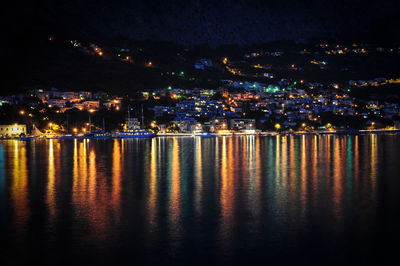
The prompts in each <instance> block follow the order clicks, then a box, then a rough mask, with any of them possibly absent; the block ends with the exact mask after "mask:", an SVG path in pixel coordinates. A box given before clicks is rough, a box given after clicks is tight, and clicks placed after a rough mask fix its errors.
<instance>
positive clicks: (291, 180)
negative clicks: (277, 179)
mask: <svg viewBox="0 0 400 266" xmlns="http://www.w3.org/2000/svg"><path fill="white" fill-rule="evenodd" d="M295 179H296V161H295V150H294V139H292V138H291V139H290V147H289V186H290V190H291V191H294V185H295Z"/></svg>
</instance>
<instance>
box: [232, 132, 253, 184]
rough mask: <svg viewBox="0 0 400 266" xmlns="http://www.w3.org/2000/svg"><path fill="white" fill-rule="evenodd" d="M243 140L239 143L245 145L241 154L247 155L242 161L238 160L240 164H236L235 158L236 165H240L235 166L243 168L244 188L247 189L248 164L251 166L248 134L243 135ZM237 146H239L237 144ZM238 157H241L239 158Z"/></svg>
mask: <svg viewBox="0 0 400 266" xmlns="http://www.w3.org/2000/svg"><path fill="white" fill-rule="evenodd" d="M241 140H243V142H242V143H241V144H239V145H241V146H242V147H243V151H242V154H241V155H242V156H245V157H244V158H243V157H242V162H237V163H238V164H236V160H235V166H237V167H238V168H236V167H235V168H236V169H240V168H241V169H242V182H243V187H244V190H245V191H246V190H247V188H246V186H247V177H248V175H247V169H248V167H247V166H249V159H250V158H249V152H248V150H247V145H248V144H247V136H243V137H241ZM229 143H231V142H229ZM235 147H239V146H237V145H236V146H235ZM229 151H230V152H231V150H229ZM238 155H239V154H238ZM238 157H239V156H238ZM235 159H236V156H235ZM237 159H239V158H237ZM239 163H241V165H242V167H240V166H239ZM249 167H250V166H249ZM231 169H232V168H231Z"/></svg>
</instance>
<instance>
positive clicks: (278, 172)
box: [275, 135, 281, 187]
mask: <svg viewBox="0 0 400 266" xmlns="http://www.w3.org/2000/svg"><path fill="white" fill-rule="evenodd" d="M280 147H281V139H280V136H279V135H277V136H276V145H275V150H276V155H275V173H276V174H275V175H276V177H275V185H276V187H278V186H279V183H280V182H281V180H280V179H281V166H280V164H281V155H280V151H281V149H280Z"/></svg>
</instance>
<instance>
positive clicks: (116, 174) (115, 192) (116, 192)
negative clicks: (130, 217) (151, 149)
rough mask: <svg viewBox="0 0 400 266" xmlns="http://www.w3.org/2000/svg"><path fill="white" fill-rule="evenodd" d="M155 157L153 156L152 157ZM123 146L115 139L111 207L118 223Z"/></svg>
mask: <svg viewBox="0 0 400 266" xmlns="http://www.w3.org/2000/svg"><path fill="white" fill-rule="evenodd" d="M152 156H153V154H152ZM152 158H153V157H152ZM121 171H122V167H121V147H120V145H119V140H118V139H114V143H113V164H112V190H111V207H112V210H113V212H114V213H115V214H117V215H116V219H117V221H116V222H117V223H119V220H118V218H119V213H120V205H121Z"/></svg>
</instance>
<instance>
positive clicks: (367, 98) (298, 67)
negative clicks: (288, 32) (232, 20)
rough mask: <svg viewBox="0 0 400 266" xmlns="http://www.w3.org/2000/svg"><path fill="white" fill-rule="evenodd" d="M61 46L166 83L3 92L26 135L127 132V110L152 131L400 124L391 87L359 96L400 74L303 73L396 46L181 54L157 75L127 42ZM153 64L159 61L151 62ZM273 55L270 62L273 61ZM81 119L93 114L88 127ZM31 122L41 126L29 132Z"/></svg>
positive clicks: (5, 105)
mask: <svg viewBox="0 0 400 266" xmlns="http://www.w3.org/2000/svg"><path fill="white" fill-rule="evenodd" d="M54 38H55V37H53V36H51V37H49V40H48V41H49V42H50V43H51V42H54ZM63 45H64V44H63ZM65 45H66V47H67V48H68V49H77V51H78V52H77V53H78V54H83V55H82V56H89V57H99V58H100V60H104V61H110V60H116V59H117V60H118V59H119V60H120V61H121V62H120V64H124V65H126V64H128V65H129V64H130V65H133V64H143V65H142V67H143V68H144V69H146V68H151V69H152V71H156V73H159V75H160V76H168V77H167V78H164V79H163V82H164V84H165V85H164V86H161V87H159V88H153V89H139V90H137V91H136V92H135V93H129V91H128V92H127V93H124V94H121V93H120V94H118V93H111V92H107V89H106V88H104V90H102V91H93V90H90V91H89V90H85V91H81V90H79V89H77V88H70V90H62V89H58V88H57V86H56V85H57V84H54V85H55V86H56V87H52V88H44V87H38V86H35V88H28V91H27V92H25V93H19V94H13V95H5V96H3V97H1V99H0V104H1V110H2V115H3V117H7V118H10V119H8V120H9V123H10V124H15V123H18V124H21V125H26V126H27V134H26V132H24V133H23V134H24V135H32V136H40V137H57V136H63V135H65V134H74V135H80V136H82V134H84V133H86V132H89V131H104V132H110V133H113V132H118V131H121V130H123V129H124V128H125V129H126V126H127V122H126V117H127V112H128V111H129V112H131V113H132V117H135V118H137V119H138V121H139V123H138V125H137V126H138V127H143V128H146V129H150V130H152V131H154V132H156V133H158V134H159V135H165V134H198V133H202V132H210V133H215V134H272V133H277V132H278V133H280V134H304V133H315V134H318V133H356V132H359V130H361V132H374V131H376V130H392V131H393V132H395V130H399V129H400V124H399V120H400V116H399V114H400V109H399V103H398V101H397V100H396V99H397V98H393V97H392V96H391V94H390V93H388V94H387V95H386V98H385V97H376V96H375V95H374V94H369V95H368V94H367V93H368V92H370V91H371V90H372V91H375V90H379V89H381V90H389V91H390V90H391V89H392V88H395V87H397V86H398V84H400V77H398V76H395V75H393V74H390V71H389V75H388V76H385V77H383V76H370V77H369V79H356V77H357V76H358V75H355V76H356V77H355V78H353V79H348V80H343V79H342V78H341V76H339V77H340V78H339V79H337V80H334V79H330V80H329V82H328V81H318V79H314V80H309V78H308V79H307V77H308V76H310V72H311V73H312V72H313V71H324V72H335V71H337V69H336V68H337V66H335V65H333V66H331V63H330V61H329V60H332V61H337V60H347V59H346V56H351V57H356V58H367V59H368V58H369V57H376V56H380V57H382V58H386V57H388V56H389V57H399V53H400V48H399V47H379V46H376V45H375V46H374V45H368V44H364V45H362V44H355V43H353V44H351V45H350V46H344V45H333V44H326V43H317V44H315V45H314V46H311V48H308V49H307V48H303V49H300V48H299V47H297V46H296V47H295V48H296V49H300V50H295V49H294V48H292V47H291V49H289V51H287V49H286V50H285V51H280V50H271V49H267V48H266V49H257V50H255V51H254V52H247V53H243V55H241V58H238V59H236V60H231V59H229V58H227V57H222V55H221V56H218V55H216V56H214V58H212V59H211V58H196V57H193V56H188V60H189V59H190V60H192V61H193V63H192V64H190V63H185V64H182V65H181V67H180V68H179V65H178V69H185V70H176V71H175V72H174V71H170V72H168V71H167V72H165V71H164V69H165V66H163V65H161V64H160V65H159V66H157V64H156V63H155V64H153V63H152V62H151V61H143V60H142V59H138V61H140V60H142V61H143V62H142V63H135V62H136V59H135V56H134V54H135V53H133V52H131V49H128V48H125V49H124V48H113V49H110V48H108V47H107V48H108V49H104V50H107V51H109V50H111V51H110V52H109V53H106V52H103V48H101V47H99V46H98V45H95V44H93V43H90V44H88V45H87V46H85V45H83V44H82V43H80V42H77V41H76V40H74V41H70V45H69V46H68V42H67V43H66V44H65ZM300 47H301V46H300ZM308 47H309V46H308ZM139 49H141V48H139ZM286 54H289V55H287V56H286ZM293 54H295V55H297V57H298V58H296V60H295V61H297V62H301V63H296V64H290V63H289V64H286V63H283V64H282V63H281V62H280V61H279V60H280V59H281V61H282V62H286V61H287V58H286V57H293ZM180 56H183V55H180ZM102 57H105V58H104V59H102ZM275 58H276V59H275ZM308 58H312V60H308ZM322 59H324V60H322ZM151 60H153V61H154V62H157V58H154V59H153V58H151ZM275 60H278V61H277V62H278V63H272V62H275ZM259 62H264V63H259ZM265 62H269V63H265ZM114 63H115V62H114ZM282 68H283V69H282ZM285 68H286V69H285ZM340 71H345V70H343V69H340ZM212 72H216V73H221V74H220V75H221V76H223V78H221V79H215V78H214V77H212V76H213V74H212ZM207 73H210V74H208V75H210V76H211V77H212V78H213V80H212V83H211V85H208V86H207V87H197V86H196V83H195V80H196V79H198V78H199V77H201V76H203V75H207ZM295 77H297V78H295ZM184 81H187V82H189V85H188V86H187V87H185V86H178V85H175V86H174V85H168V84H170V83H176V84H179V82H184ZM210 87H211V88H210ZM113 91H115V90H113ZM364 92H366V94H365V95H363V94H364ZM142 108H143V109H144V117H145V119H144V120H143V121H142V120H141V115H142V114H141V110H142ZM128 109H129V110H128ZM89 116H91V117H92V121H91V123H90V124H88V122H89ZM6 120H7V119H6ZM142 122H143V125H141V123H142ZM34 128H38V129H39V130H35V131H32V130H33V129H34ZM39 132H41V133H39ZM18 133H19V134H21V132H19V131H18ZM35 134H38V135H35ZM1 135H2V137H16V136H17V135H18V134H17V131H15V132H13V133H11V132H10V134H7V133H6V132H2V134H1Z"/></svg>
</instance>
